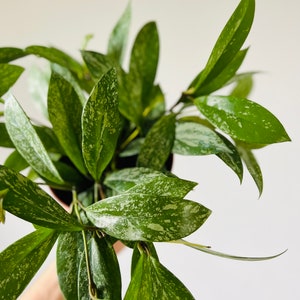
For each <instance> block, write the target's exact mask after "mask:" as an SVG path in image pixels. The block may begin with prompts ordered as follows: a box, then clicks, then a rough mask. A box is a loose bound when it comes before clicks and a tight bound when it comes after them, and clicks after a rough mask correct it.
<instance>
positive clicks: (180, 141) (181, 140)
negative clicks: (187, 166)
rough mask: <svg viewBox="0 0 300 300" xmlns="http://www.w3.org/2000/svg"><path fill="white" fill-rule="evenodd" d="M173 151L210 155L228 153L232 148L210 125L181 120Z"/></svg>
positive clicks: (176, 131) (178, 124) (177, 126)
mask: <svg viewBox="0 0 300 300" xmlns="http://www.w3.org/2000/svg"><path fill="white" fill-rule="evenodd" d="M172 152H173V153H176V154H181V155H208V154H216V153H220V152H221V153H222V152H225V153H228V152H230V149H229V148H228V147H227V146H226V144H225V143H224V142H223V140H222V139H221V138H220V137H219V135H218V134H217V133H216V132H215V131H214V130H212V129H210V128H209V127H206V126H204V125H202V124H199V123H194V122H179V123H177V124H176V130H175V140H174V145H173V148H172Z"/></svg>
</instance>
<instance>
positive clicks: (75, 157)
mask: <svg viewBox="0 0 300 300" xmlns="http://www.w3.org/2000/svg"><path fill="white" fill-rule="evenodd" d="M48 113H49V119H50V122H51V123H52V126H53V131H54V133H55V135H56V136H57V138H58V140H59V142H60V144H61V146H62V148H63V149H64V151H65V153H66V154H67V156H68V157H69V158H70V160H71V161H72V162H73V164H74V165H75V166H76V167H77V169H78V170H79V171H80V172H81V173H83V174H87V170H86V168H85V164H84V160H83V157H82V151H81V114H82V104H81V101H80V99H79V97H78V96H77V94H76V92H75V90H74V89H73V87H72V85H71V84H70V83H69V82H67V81H66V80H65V79H63V78H62V77H61V76H60V75H58V74H57V73H54V72H53V73H52V75H51V79H50V84H49V90H48Z"/></svg>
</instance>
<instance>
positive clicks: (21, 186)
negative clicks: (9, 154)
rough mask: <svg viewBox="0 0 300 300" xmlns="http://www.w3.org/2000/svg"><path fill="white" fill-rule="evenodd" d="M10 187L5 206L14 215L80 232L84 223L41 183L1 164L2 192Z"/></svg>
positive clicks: (45, 225)
mask: <svg viewBox="0 0 300 300" xmlns="http://www.w3.org/2000/svg"><path fill="white" fill-rule="evenodd" d="M6 189H8V192H7V193H6V194H5V196H4V200H3V207H4V209H6V210H7V211H9V212H10V213H12V214H13V215H15V216H17V217H19V218H21V219H23V220H26V221H28V222H31V223H34V224H36V225H40V226H43V227H48V228H54V229H58V230H62V231H78V230H81V229H82V226H81V225H80V224H79V223H78V222H77V220H76V219H75V218H74V217H73V216H71V215H70V214H69V213H68V212H66V211H65V210H64V209H63V208H62V207H61V206H60V205H59V204H58V203H57V202H56V201H55V200H54V199H53V198H52V197H50V196H49V195H48V194H47V193H46V192H45V191H44V190H42V189H41V188H39V186H38V185H37V184H35V183H34V182H32V181H31V180H29V179H27V178H26V177H24V176H23V175H21V174H18V173H17V172H15V171H13V170H11V169H8V168H6V167H4V166H0V191H1V190H6Z"/></svg>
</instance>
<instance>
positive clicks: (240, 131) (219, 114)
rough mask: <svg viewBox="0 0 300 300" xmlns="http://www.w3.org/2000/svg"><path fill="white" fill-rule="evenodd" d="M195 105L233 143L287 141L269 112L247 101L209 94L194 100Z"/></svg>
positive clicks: (281, 129) (282, 128)
mask: <svg viewBox="0 0 300 300" xmlns="http://www.w3.org/2000/svg"><path fill="white" fill-rule="evenodd" d="M194 103H195V105H196V106H197V108H198V109H199V111H200V112H201V113H202V114H203V115H204V116H205V117H206V118H207V119H208V120H209V121H210V122H211V123H212V124H213V125H214V126H216V127H217V128H219V129H220V130H222V131H223V132H225V133H227V134H228V135H230V136H231V137H232V138H234V139H236V140H240V141H243V142H246V143H249V144H251V143H253V144H272V143H280V142H285V141H289V140H290V138H289V136H288V135H287V133H286V131H285V129H284V127H283V126H282V124H281V123H280V122H279V120H278V119H277V118H276V117H275V116H274V115H273V114H272V113H271V112H269V111H268V110H267V109H265V108H264V107H262V106H261V105H259V104H257V103H255V102H252V101H250V100H248V99H244V98H237V97H233V96H214V95H212V96H203V97H199V98H196V99H195V100H194Z"/></svg>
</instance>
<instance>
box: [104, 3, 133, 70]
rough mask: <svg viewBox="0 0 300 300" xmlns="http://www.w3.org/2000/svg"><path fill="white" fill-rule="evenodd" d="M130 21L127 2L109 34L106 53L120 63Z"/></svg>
mask: <svg viewBox="0 0 300 300" xmlns="http://www.w3.org/2000/svg"><path fill="white" fill-rule="evenodd" d="M130 21H131V5H130V3H128V5H127V7H126V9H125V11H124V12H123V14H122V16H121V17H120V19H119V20H118V22H117V24H116V25H115V27H114V28H113V30H112V32H111V34H110V37H109V41H108V48H107V54H108V55H109V56H110V57H112V58H113V59H114V60H115V61H118V62H119V63H120V65H121V64H122V62H123V57H124V52H125V48H126V44H127V40H128V34H129V25H130Z"/></svg>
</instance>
